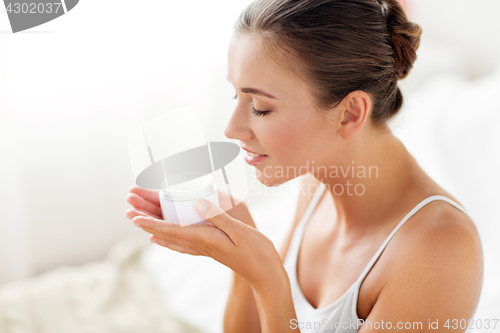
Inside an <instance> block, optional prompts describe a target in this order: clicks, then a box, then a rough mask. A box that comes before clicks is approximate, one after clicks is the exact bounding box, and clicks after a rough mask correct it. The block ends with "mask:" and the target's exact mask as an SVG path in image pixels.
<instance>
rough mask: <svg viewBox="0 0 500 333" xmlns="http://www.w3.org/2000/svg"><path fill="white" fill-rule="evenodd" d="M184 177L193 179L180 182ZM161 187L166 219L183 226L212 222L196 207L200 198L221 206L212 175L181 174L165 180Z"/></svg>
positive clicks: (162, 206) (163, 212)
mask: <svg viewBox="0 0 500 333" xmlns="http://www.w3.org/2000/svg"><path fill="white" fill-rule="evenodd" d="M196 176H198V177H196ZM195 177H196V178H195ZM193 178H194V179H193ZM182 179H191V180H189V181H185V182H180V180H182ZM169 183H170V184H176V185H168V184H169ZM161 187H162V189H161V190H160V192H159V197H160V205H161V212H162V214H163V219H164V220H166V221H169V222H179V223H180V225H181V226H182V227H183V226H186V225H190V224H194V223H198V224H210V223H209V222H208V221H206V220H204V219H203V217H201V216H200V215H199V214H198V212H196V209H195V208H194V203H195V202H196V201H197V200H198V199H206V200H208V201H210V202H211V203H213V204H215V205H217V206H219V196H218V193H217V187H216V185H215V183H214V182H213V179H212V177H211V176H210V175H194V174H193V175H192V174H187V173H184V174H179V175H176V176H173V177H170V178H168V179H166V180H164V181H163V182H162V184H161Z"/></svg>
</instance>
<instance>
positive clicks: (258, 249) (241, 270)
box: [132, 200, 286, 291]
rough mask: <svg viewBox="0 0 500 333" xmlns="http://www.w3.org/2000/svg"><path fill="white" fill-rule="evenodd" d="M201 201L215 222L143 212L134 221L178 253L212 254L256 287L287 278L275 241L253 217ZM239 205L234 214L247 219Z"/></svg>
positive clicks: (268, 286)
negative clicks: (257, 226)
mask: <svg viewBox="0 0 500 333" xmlns="http://www.w3.org/2000/svg"><path fill="white" fill-rule="evenodd" d="M200 201H201V202H205V203H207V206H206V209H205V210H203V211H202V210H201V209H199V208H198V207H196V210H197V211H198V214H200V215H201V216H202V217H203V218H204V219H205V220H207V221H208V222H210V223H211V224H212V225H198V224H193V225H188V226H185V227H181V226H180V225H179V224H178V223H173V222H169V221H164V220H160V219H157V218H154V217H148V216H144V215H143V214H140V215H139V216H136V217H134V218H133V219H132V221H133V222H134V224H136V225H137V226H139V227H140V228H142V229H144V230H145V231H147V232H149V233H151V234H152V236H151V238H150V240H151V241H152V242H155V243H157V244H159V245H161V246H164V247H167V248H169V249H172V250H174V251H177V252H181V253H188V254H192V255H204V256H208V257H211V258H213V259H215V260H217V261H218V262H220V263H222V264H223V265H225V266H227V267H229V268H231V269H232V270H233V271H235V272H236V273H238V274H240V275H241V276H242V277H243V278H245V279H246V280H247V281H248V282H249V283H250V285H252V287H254V289H256V290H262V291H268V290H272V289H273V288H274V286H276V285H278V284H279V283H281V279H282V278H286V273H285V274H283V273H284V268H283V265H282V262H281V258H280V256H279V254H278V252H277V251H276V249H275V247H274V245H273V243H272V242H271V241H270V240H269V239H268V238H267V237H266V236H264V235H263V234H262V233H260V232H259V231H258V230H257V229H255V227H254V224H253V220H252V219H251V217H250V219H249V220H248V221H247V222H249V224H247V223H244V222H243V221H240V220H238V219H235V218H234V217H232V216H230V215H229V214H228V213H226V212H224V210H223V209H221V208H219V207H217V206H216V205H213V204H211V203H210V202H208V201H206V200H199V201H198V202H200ZM221 205H223V206H224V204H221ZM238 206H240V205H238ZM238 206H237V207H234V208H232V209H231V210H233V214H234V215H240V216H243V217H244V218H245V217H246V218H248V217H249V216H250V214H249V213H248V210H246V206H241V207H238ZM225 207H227V206H225ZM235 208H236V209H235ZM251 224H253V225H251Z"/></svg>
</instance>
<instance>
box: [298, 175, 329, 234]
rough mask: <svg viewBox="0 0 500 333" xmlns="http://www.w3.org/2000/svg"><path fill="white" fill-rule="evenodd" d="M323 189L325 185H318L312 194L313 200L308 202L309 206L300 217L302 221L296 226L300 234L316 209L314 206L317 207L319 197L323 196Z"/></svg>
mask: <svg viewBox="0 0 500 333" xmlns="http://www.w3.org/2000/svg"><path fill="white" fill-rule="evenodd" d="M325 188H326V185H325V184H324V183H320V184H319V186H318V189H317V190H316V192H314V195H313V198H312V199H311V201H310V202H309V205H307V208H306V211H305V212H304V216H302V219H301V220H300V222H299V224H298V225H297V229H300V230H301V232H302V231H303V230H302V229H303V228H304V227H305V225H306V224H307V221H309V219H310V218H311V215H312V213H313V212H314V210H315V209H316V206H317V205H318V203H319V201H320V199H321V197H322V196H323V193H324V192H325Z"/></svg>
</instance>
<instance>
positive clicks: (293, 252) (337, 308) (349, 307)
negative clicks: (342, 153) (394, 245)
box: [284, 183, 472, 333]
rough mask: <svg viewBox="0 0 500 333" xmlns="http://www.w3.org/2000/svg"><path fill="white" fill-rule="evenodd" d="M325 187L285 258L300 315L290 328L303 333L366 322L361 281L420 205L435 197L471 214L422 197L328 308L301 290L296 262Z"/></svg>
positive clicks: (341, 332) (343, 330)
mask: <svg viewBox="0 0 500 333" xmlns="http://www.w3.org/2000/svg"><path fill="white" fill-rule="evenodd" d="M325 188H326V186H325V184H323V183H321V184H320V187H319V188H318V190H317V191H316V193H315V194H314V197H313V198H312V200H311V202H310V203H309V205H308V207H307V209H306V211H305V213H304V216H303V217H302V220H301V221H300V222H299V224H298V225H297V227H296V228H295V230H294V232H293V235H292V239H291V242H290V247H289V249H288V252H287V255H286V258H285V261H284V267H285V270H286V271H287V274H288V277H289V279H290V285H291V290H292V298H293V304H294V307H295V313H296V314H297V321H296V322H293V321H292V322H290V327H291V328H300V332H301V333H305V332H308V333H320V332H321V333H323V332H336V333H348V332H357V331H358V330H359V329H360V328H361V325H362V323H363V321H362V320H360V319H359V318H358V315H357V303H358V293H359V288H360V286H361V283H362V282H363V280H364V278H365V276H366V275H367V274H368V272H369V271H370V269H371V268H372V266H373V264H374V263H375V262H376V261H377V259H378V257H379V256H380V254H381V253H382V251H384V249H385V247H386V246H387V244H388V243H389V241H390V240H391V238H392V236H394V234H395V233H396V232H397V231H398V229H399V228H401V226H402V225H403V224H404V223H405V222H406V221H407V220H408V219H409V218H410V217H412V215H413V214H415V213H416V212H417V211H418V210H419V209H420V208H422V207H423V206H425V205H426V204H428V203H429V202H432V201H435V200H443V201H446V202H448V203H450V204H451V205H453V206H455V207H456V208H458V209H459V210H461V211H462V212H464V213H465V214H466V215H467V216H469V217H471V216H470V215H469V213H468V212H467V211H466V210H465V209H464V208H462V207H461V206H459V205H458V204H457V203H456V202H454V201H452V200H451V199H449V198H446V197H444V196H442V195H433V196H430V197H428V198H426V199H424V200H422V201H421V202H420V203H419V204H418V205H417V206H415V208H413V209H412V210H411V211H410V212H409V213H408V214H407V215H406V216H405V217H404V218H403V220H401V222H399V224H398V225H397V226H396V227H395V228H394V230H393V231H392V232H391V233H390V234H389V236H387V238H386V239H385V241H384V242H383V243H382V245H381V246H380V248H379V249H378V250H377V252H375V255H374V256H373V257H372V259H371V260H370V262H369V263H368V265H367V266H366V267H365V269H364V270H363V272H362V273H361V275H360V276H359V278H358V279H357V280H356V281H355V282H354V284H353V285H351V287H350V288H349V289H348V290H347V291H346V292H345V293H344V294H343V295H342V296H340V298H339V299H337V300H336V301H335V302H333V303H331V304H329V305H327V306H325V307H322V308H318V309H316V308H314V307H313V306H312V305H311V304H310V303H309V302H308V301H307V299H306V298H305V296H304V294H303V293H302V290H301V289H300V287H299V284H298V282H297V274H296V272H297V270H296V264H297V255H298V252H299V247H300V243H301V240H302V234H303V232H304V228H305V225H306V223H307V221H308V220H309V218H310V217H311V215H312V212H313V211H314V209H315V208H316V205H317V204H318V202H319V200H320V198H321V196H322V194H323V192H324V190H325ZM471 219H472V218H471ZM358 323H359V326H358Z"/></svg>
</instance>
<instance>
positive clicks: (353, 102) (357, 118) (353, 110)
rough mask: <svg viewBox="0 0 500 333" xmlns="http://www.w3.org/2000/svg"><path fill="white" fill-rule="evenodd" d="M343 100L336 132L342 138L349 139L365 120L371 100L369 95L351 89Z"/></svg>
mask: <svg viewBox="0 0 500 333" xmlns="http://www.w3.org/2000/svg"><path fill="white" fill-rule="evenodd" d="M345 102H346V103H345V104H344V103H343V105H344V107H343V109H344V110H343V111H342V112H343V113H342V115H341V116H340V121H341V122H340V124H339V131H338V132H339V134H340V136H341V137H342V138H343V139H344V140H349V139H350V138H352V137H353V136H354V135H355V134H356V133H357V132H359V131H360V130H361V128H362V127H363V125H364V123H365V122H366V119H367V118H368V110H369V108H370V104H371V102H370V97H369V96H368V95H367V94H366V93H365V92H363V91H353V92H352V93H350V94H349V95H347V96H346V98H345Z"/></svg>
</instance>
